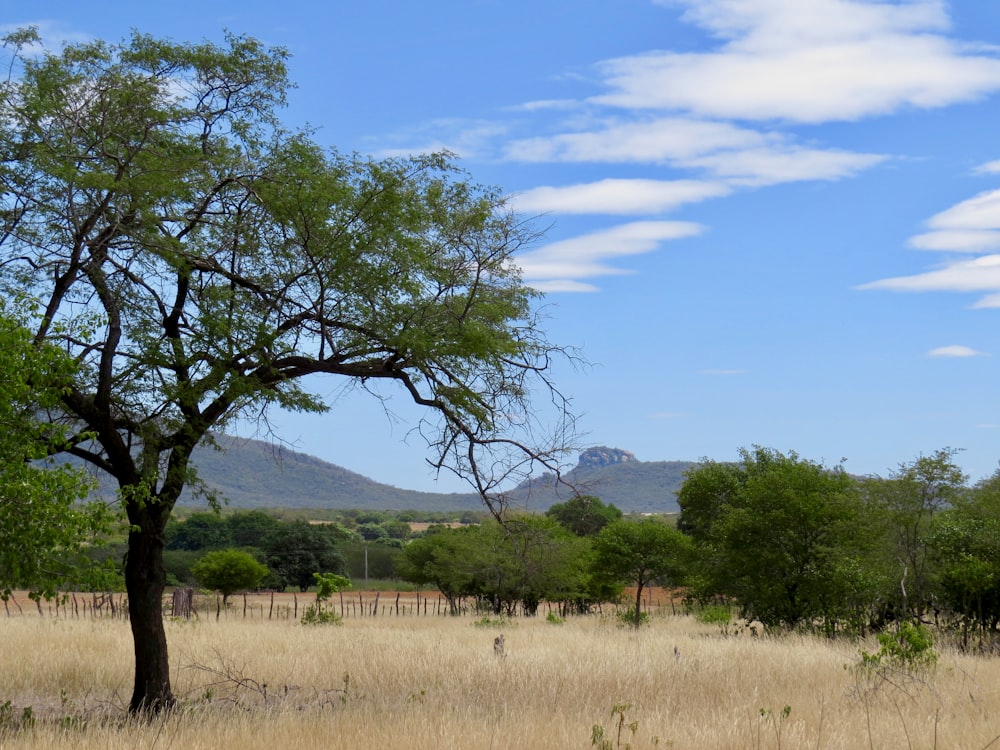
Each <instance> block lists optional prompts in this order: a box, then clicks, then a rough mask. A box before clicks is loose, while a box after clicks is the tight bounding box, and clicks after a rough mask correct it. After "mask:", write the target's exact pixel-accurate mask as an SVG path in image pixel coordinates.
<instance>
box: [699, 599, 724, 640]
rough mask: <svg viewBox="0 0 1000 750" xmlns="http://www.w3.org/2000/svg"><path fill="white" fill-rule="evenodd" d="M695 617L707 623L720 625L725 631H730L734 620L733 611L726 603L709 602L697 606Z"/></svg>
mask: <svg viewBox="0 0 1000 750" xmlns="http://www.w3.org/2000/svg"><path fill="white" fill-rule="evenodd" d="M694 617H695V619H696V620H697V621H698V622H700V623H704V624H705V625H718V626H719V628H721V629H722V632H723V633H728V632H729V626H730V624H731V623H732V621H733V612H732V610H731V609H730V608H729V607H728V606H726V605H725V604H707V605H705V606H702V607H696V608H695V611H694Z"/></svg>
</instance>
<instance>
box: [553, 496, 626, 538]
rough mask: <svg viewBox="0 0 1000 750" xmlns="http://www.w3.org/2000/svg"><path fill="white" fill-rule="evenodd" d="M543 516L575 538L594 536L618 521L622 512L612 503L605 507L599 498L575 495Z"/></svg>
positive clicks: (554, 506)
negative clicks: (556, 523)
mask: <svg viewBox="0 0 1000 750" xmlns="http://www.w3.org/2000/svg"><path fill="white" fill-rule="evenodd" d="M545 515H546V516H548V517H549V518H554V519H555V520H556V521H558V522H559V523H560V524H562V525H563V526H564V527H566V528H567V529H569V530H570V531H572V532H573V533H574V534H576V535H577V536H594V535H595V534H597V533H598V532H599V531H600V530H601V529H603V528H604V527H605V526H607V525H608V524H609V523H611V522H612V521H617V520H618V519H620V518H621V517H622V512H621V511H620V510H619V509H618V508H617V507H616V506H615V505H614V503H611V504H608V505H605V504H604V503H603V502H601V499H600V498H599V497H594V496H593V495H577V496H576V497H574V498H571V499H570V500H567V501H566V502H565V503H556V504H555V505H553V506H551V507H550V508H549V509H548V510H547V511H545Z"/></svg>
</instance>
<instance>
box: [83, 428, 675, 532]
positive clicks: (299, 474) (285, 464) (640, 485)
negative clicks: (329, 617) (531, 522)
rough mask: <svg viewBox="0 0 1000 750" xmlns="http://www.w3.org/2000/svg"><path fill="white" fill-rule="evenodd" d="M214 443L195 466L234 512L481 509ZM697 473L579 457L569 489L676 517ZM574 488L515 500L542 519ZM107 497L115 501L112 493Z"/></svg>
mask: <svg viewBox="0 0 1000 750" xmlns="http://www.w3.org/2000/svg"><path fill="white" fill-rule="evenodd" d="M216 440H217V442H218V444H219V447H220V448H221V450H217V449H215V448H210V447H202V448H198V449H196V450H195V453H194V456H193V457H192V462H193V463H194V465H195V467H196V468H197V471H198V475H199V476H200V477H201V479H202V480H203V481H204V482H205V484H206V485H207V486H208V487H209V488H210V489H211V490H212V491H214V492H216V493H218V495H219V496H220V498H222V499H225V500H226V501H228V507H230V508H241V509H254V508H328V509H346V508H358V509H364V510H427V511H439V510H440V511H450V510H456V511H462V510H482V508H483V505H482V501H481V500H480V499H479V496H478V495H476V494H474V493H467V494H464V493H434V492H417V491H415V490H404V489H400V488H398V487H393V486H391V485H387V484H381V483H379V482H376V481H374V480H372V479H369V478H367V477H364V476H362V475H360V474H356V473H354V472H352V471H348V470H347V469H344V468H342V467H340V466H336V465H335V464H331V463H327V462H326V461H321V460H320V459H318V458H315V457H313V456H309V455H307V454H305V453H299V452H296V451H293V450H290V449H288V448H286V447H283V446H280V445H274V444H271V443H267V442H262V441H259V440H249V439H243V438H235V437H230V436H226V435H223V436H221V437H217V438H216ZM692 465H693V464H691V463H690V462H686V461H656V462H646V461H637V460H636V459H635V457H634V456H633V455H632V454H631V453H629V452H628V451H623V450H620V449H617V448H592V449H590V450H588V451H585V452H584V453H583V454H581V456H580V463H579V464H578V465H577V466H576V467H575V468H574V469H572V470H571V471H569V472H568V473H567V474H565V475H564V481H565V482H567V483H568V484H569V485H571V486H572V487H575V488H576V489H577V490H578V491H580V492H581V493H583V494H588V495H596V496H597V497H600V498H601V500H603V501H604V502H607V503H614V504H615V505H617V506H618V507H619V508H621V509H622V510H623V511H625V512H626V513H631V512H640V513H674V512H676V511H677V498H676V491H677V490H678V489H679V488H680V485H681V483H682V482H683V480H684V472H685V471H686V470H687V469H688V468H690V467H691V466H692ZM572 487H570V486H566V485H565V484H557V483H555V482H554V481H553V476H552V475H543V476H542V477H539V478H537V479H532V480H531V481H530V482H525V483H524V484H522V485H520V486H519V487H517V488H516V489H514V490H513V491H512V492H511V493H510V495H511V497H512V505H513V506H515V507H524V508H527V509H529V510H532V511H535V512H542V511H544V510H546V509H547V508H548V507H549V506H551V505H553V504H554V503H559V502H564V501H565V500H567V499H569V498H570V497H572V494H573V491H572ZM102 494H111V489H110V487H105V488H104V489H103V493H102ZM179 505H181V506H187V507H193V506H199V507H200V506H203V505H204V500H203V499H201V498H196V497H194V496H193V495H192V493H191V492H190V491H189V490H186V491H185V493H184V494H183V495H182V496H181V500H180V502H179Z"/></svg>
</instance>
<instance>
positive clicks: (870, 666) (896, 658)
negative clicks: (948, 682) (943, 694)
mask: <svg viewBox="0 0 1000 750" xmlns="http://www.w3.org/2000/svg"><path fill="white" fill-rule="evenodd" d="M878 644H879V650H878V651H876V652H875V653H869V652H867V651H865V650H864V649H862V650H860V651H859V654H860V656H861V668H862V669H864V670H869V671H879V670H885V669H894V670H900V671H902V672H906V673H915V672H921V671H924V670H927V669H930V668H932V667H933V666H934V665H935V664H936V663H937V659H938V653H937V651H936V650H935V648H934V637H933V635H932V634H931V631H930V629H929V628H928V627H927V626H926V625H922V624H915V623H913V622H910V621H908V620H903V621H902V622H900V623H899V625H898V626H897V628H896V630H895V632H885V633H879V634H878Z"/></svg>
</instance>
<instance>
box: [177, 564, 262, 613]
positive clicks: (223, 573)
mask: <svg viewBox="0 0 1000 750" xmlns="http://www.w3.org/2000/svg"><path fill="white" fill-rule="evenodd" d="M267 574H268V570H267V566H266V565H264V564H263V563H260V562H258V561H257V560H256V559H255V558H254V556H253V555H251V554H250V553H249V552H243V551H242V550H238V549H221V550H215V551H214V552H209V553H207V554H206V555H205V556H204V557H203V558H201V559H200V560H199V561H198V562H196V563H195V564H194V565H192V566H191V575H193V576H194V577H195V580H197V581H198V583H200V584H201V585H202V586H204V587H205V588H207V589H212V590H213V591H218V592H219V593H221V594H222V606H226V604H227V603H228V601H229V597H230V596H231V595H233V594H235V593H237V592H238V591H247V590H249V589H255V588H257V587H258V586H260V582H261V581H263V580H264V577H265V576H266V575H267ZM218 615H219V613H218V611H216V617H218Z"/></svg>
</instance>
